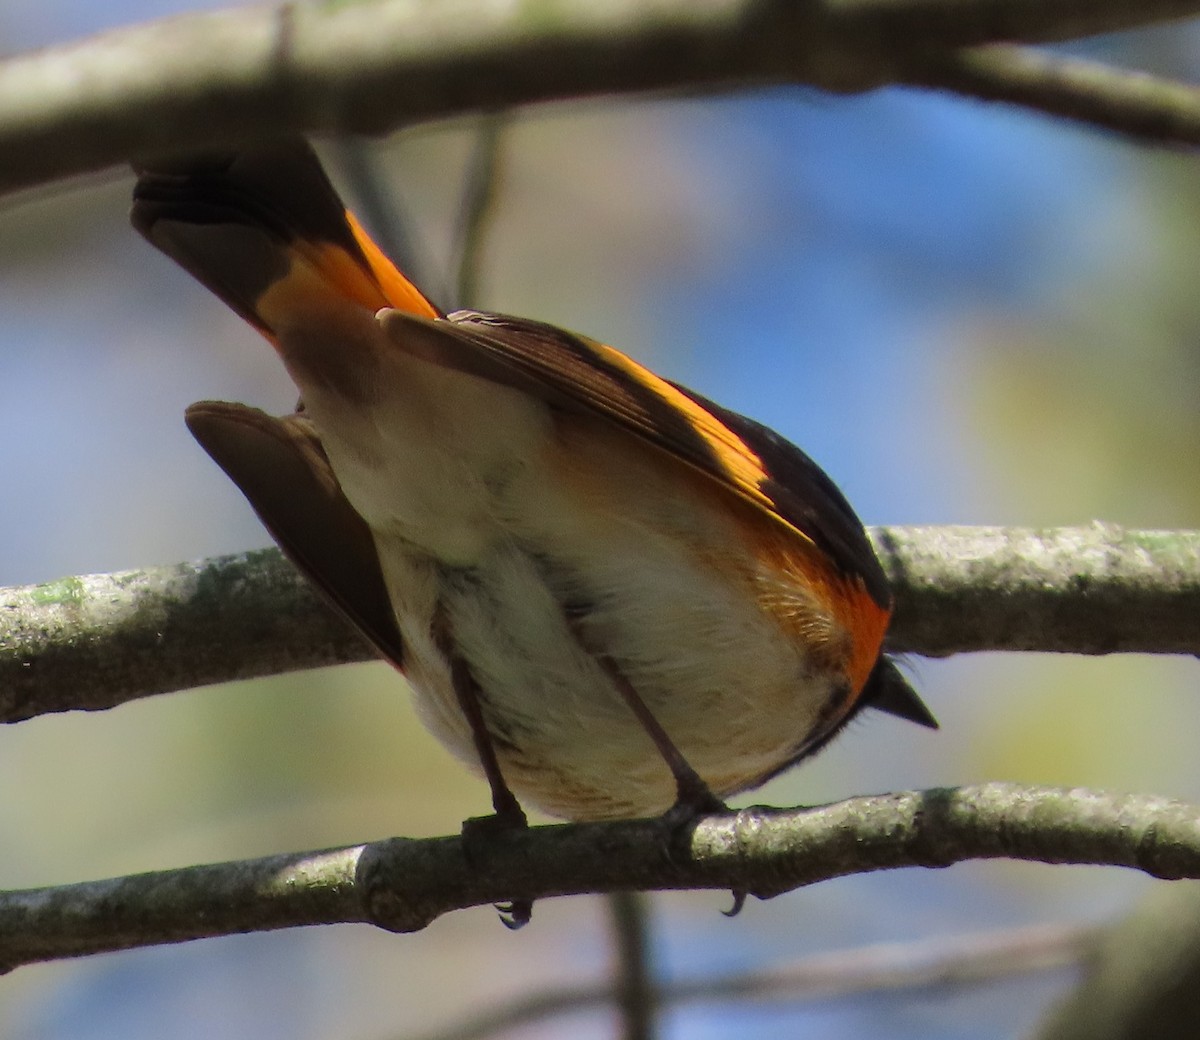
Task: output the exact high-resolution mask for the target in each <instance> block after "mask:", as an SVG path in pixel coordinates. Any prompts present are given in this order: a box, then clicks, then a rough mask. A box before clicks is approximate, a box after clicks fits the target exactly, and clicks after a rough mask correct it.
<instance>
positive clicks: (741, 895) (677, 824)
mask: <svg viewBox="0 0 1200 1040" xmlns="http://www.w3.org/2000/svg"><path fill="white" fill-rule="evenodd" d="M596 660H597V661H598V662H599V663H600V667H601V668H603V669H604V672H605V674H606V675H607V676H608V677H609V679H610V680H612V684H613V685H614V686H615V687H616V688H617V691H618V692H619V693H620V694H621V697H622V699H623V700H624V701H625V703H626V704H627V705H629V710H630V711H632V712H633V714H634V716H635V717H636V718H637V720H638V722H640V723H641V724H642V729H644V730H645V731H646V733H647V735H649V737H650V739H651V740H652V741H654V746H655V747H656V748H657V749H658V753H659V754H660V755H662V757H663V761H664V762H666V764H667V768H668V769H670V770H671V776H673V777H674V778H675V804H674V805H672V806H671V808H670V809H668V810H667V811H666V813H665V814H664V816H663V819H664V820H665V821H666V822H667V824H668V826H670V827H672V828H680V829H682V828H683V827H684V825H685V824H688V823H690V822H691V821H692V820H694V819H695V818H696V817H697V816H705V815H707V814H709V813H727V812H729V806H727V805H726V804H725V803H724V802H723V801H721V799H720V798H718V797H717V796H716V795H715V794H713V793H712V789H711V788H710V787H709V786H708V784H706V783H705V782H704V779H703V778H702V777H701V776H700V774H699V773H697V772H696V770H695V769H693V768H692V764H691V763H690V762H689V761H688V760H687V759H686V758H684V756H683V752H682V751H680V750H679V748H678V747H676V746H675V742H674V741H673V740H672V739H671V738H670V737H669V736H668V735H667V731H666V730H665V729H663V728H662V725H661V723H659V721H658V719H656V718H655V717H654V713H653V712H652V711H651V710H650V709H649V708H648V707H646V702H645V701H644V700H642V698H641V695H640V694H639V693H638V692H637V690H635V689H634V688H633V683H631V682H630V681H629V680H628V679H627V678H626V677H625V673H624V672H622V671H621V669H620V668H619V667H618V666H617V663H616V661H614V660H613V659H612V658H611V657H608V656H606V655H605V654H597V655H596ZM746 895H747V893H746V892H745V891H744V890H742V889H740V888H735V889H734V890H733V906H731V907H730V908H729V909H728V910H724V911H722V912H723V913H724V914H725V916H726V917H736V916H737V915H738V914H739V913H741V911H742V907H743V906H745V905H746Z"/></svg>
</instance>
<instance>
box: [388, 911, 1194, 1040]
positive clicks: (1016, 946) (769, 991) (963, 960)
mask: <svg viewBox="0 0 1200 1040" xmlns="http://www.w3.org/2000/svg"><path fill="white" fill-rule="evenodd" d="M1102 939H1103V930H1102V929H1101V928H1098V927H1095V926H1087V925H1063V924H1036V925H1024V926H1021V927H1016V928H1003V929H995V930H993V931H988V932H979V933H975V934H966V935H948V936H947V935H940V936H936V937H934V938H929V939H918V940H915V941H912V942H905V943H895V942H889V943H878V944H875V945H870V946H858V947H853V948H851V949H847V950H837V951H834V952H830V953H818V954H812V955H809V956H806V957H801V958H798V959H796V960H793V961H791V962H785V963H782V964H773V965H771V966H769V967H762V968H754V969H751V970H749V971H739V972H728V973H723V974H716V975H707V976H701V977H691V978H688V977H684V978H669V979H662V980H656V981H651V983H650V986H649V991H650V995H651V997H652V999H653V1001H654V1003H655V1005H656V1006H658V1007H660V1008H674V1007H679V1006H681V1005H685V1004H716V1003H735V1002H739V1001H741V1002H746V1003H750V1002H756V1003H763V1002H766V1001H770V1000H778V1001H786V1002H787V1003H788V1004H789V1005H791V1006H795V1005H796V1004H798V1003H802V1002H816V1001H821V1000H830V999H836V998H838V997H845V996H849V995H853V994H862V993H872V994H878V993H881V992H893V993H895V992H908V993H911V992H914V991H920V990H927V991H930V990H932V991H936V992H937V995H938V996H940V997H944V996H945V995H946V992H947V990H950V989H953V988H958V987H967V986H979V985H981V984H983V983H987V982H995V981H998V980H1000V979H1003V978H1012V977H1013V976H1017V975H1040V974H1044V973H1045V972H1048V971H1053V970H1055V969H1058V968H1067V967H1075V966H1077V965H1079V964H1080V963H1081V962H1084V961H1086V960H1087V959H1088V958H1090V957H1091V956H1092V955H1093V954H1094V952H1095V950H1096V949H1097V948H1098V947H1099V946H1100V944H1101V942H1102ZM619 992H620V991H619V988H618V987H616V986H614V985H613V984H612V983H607V984H606V983H577V984H575V985H570V986H554V987H547V988H546V989H543V990H540V991H535V992H532V993H527V994H524V995H522V996H518V997H514V998H512V999H510V1000H508V1001H506V1002H502V1003H497V1004H496V1005H494V1006H493V1007H489V1008H487V1009H486V1010H484V1011H482V1012H479V1013H477V1014H474V1015H470V1016H467V1017H464V1018H463V1019H462V1020H460V1021H458V1022H455V1023H453V1024H451V1025H449V1026H446V1027H444V1028H441V1029H437V1030H435V1031H432V1032H429V1033H424V1034H419V1036H418V1037H413V1036H409V1037H408V1040H488V1038H490V1037H496V1036H500V1035H502V1034H504V1033H508V1032H510V1031H512V1030H515V1029H519V1028H521V1027H522V1026H529V1025H530V1024H532V1023H538V1024H542V1025H544V1024H545V1023H547V1022H548V1021H550V1020H551V1019H554V1018H558V1017H560V1016H567V1015H576V1014H578V1013H579V1012H581V1011H589V1010H593V1009H599V1008H605V1007H612V1006H613V1004H614V1003H616V1001H617V999H618V997H619ZM1045 1040H1050V1038H1049V1037H1047V1038H1045ZM1054 1040H1059V1038H1057V1037H1056V1038H1054ZM1063 1040H1065V1038H1063ZM1071 1040H1076V1038H1074V1037H1072V1038H1071ZM1096 1040H1098V1038H1096ZM1105 1040H1109V1038H1105ZM1112 1040H1115V1038H1112ZM1156 1040H1164V1038H1162V1037H1159V1036H1156ZM1171 1040H1174V1038H1171ZM1189 1040H1190V1035H1189Z"/></svg>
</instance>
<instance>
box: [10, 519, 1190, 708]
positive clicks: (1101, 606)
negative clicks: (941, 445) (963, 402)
mask: <svg viewBox="0 0 1200 1040" xmlns="http://www.w3.org/2000/svg"><path fill="white" fill-rule="evenodd" d="M873 538H874V540H875V545H876V547H877V549H878V551H879V553H880V556H881V558H882V559H883V560H884V564H885V567H886V569H887V570H888V572H889V575H890V577H891V579H892V582H893V584H894V587H895V589H896V602H897V609H896V618H895V621H894V623H893V626H892V630H891V633H890V644H891V646H892V647H893V648H894V649H896V650H900V651H906V652H910V653H916V654H925V655H929V656H944V655H947V654H953V653H960V652H963V651H970V650H1042V651H1057V652H1064V653H1078V654H1107V653H1116V652H1135V651H1136V652H1142V653H1160V654H1166V653H1180V654H1196V653H1200V532H1196V531H1123V530H1122V529H1121V528H1119V527H1116V526H1114V525H1111V524H1094V525H1092V526H1090V527H1078V528H1075V527H1067V528H1057V529H1051V530H1046V531H1035V530H1031V529H1028V528H1001V527H880V528H875V529H874V531H873ZM373 657H374V652H373V651H372V650H371V649H370V647H368V646H367V644H366V643H365V642H363V641H362V640H361V639H359V637H358V636H357V635H356V634H355V633H354V632H352V631H351V630H350V629H349V628H348V627H347V626H346V624H345V622H344V621H342V620H341V618H339V617H337V616H336V615H335V614H334V613H333V612H332V611H330V610H328V609H327V608H326V607H325V606H324V604H323V603H321V602H320V601H319V600H318V599H317V598H316V595H315V593H314V592H313V591H312V590H311V588H310V587H309V585H308V584H307V582H305V581H304V579H303V578H301V577H300V575H299V574H298V573H297V572H296V571H295V570H294V568H292V566H291V565H290V564H288V563H287V562H286V561H285V560H284V559H283V558H282V557H281V556H280V555H279V553H278V552H277V551H275V550H273V549H264V550H261V551H258V552H252V553H246V554H244V555H241V556H225V557H219V558H217V559H213V560H204V561H201V562H200V563H195V564H179V565H177V566H174V567H153V568H147V569H145V570H140V571H125V572H122V573H118V574H110V575H93V576H88V577H81V578H65V579H63V580H61V581H54V582H49V583H48V584H45V585H32V586H24V587H18V588H9V589H0V721H3V722H18V721H21V720H22V719H27V718H31V717H33V716H35V715H43V714H46V713H48V712H55V711H69V710H72V709H85V710H94V709H100V708H111V707H113V706H115V705H117V704H123V703H124V702H125V701H128V700H133V699H136V698H138V697H147V696H151V695H153V694H158V693H167V692H169V691H172V690H180V689H187V688H190V687H194V686H207V685H210V684H213V683H220V682H229V681H231V680H234V679H247V678H253V677H255V676H261V675H275V674H279V673H282V672H288V671H297V670H300V669H305V668H318V667H321V666H324V665H331V664H343V663H346V662H349V661H367V660H372V659H373Z"/></svg>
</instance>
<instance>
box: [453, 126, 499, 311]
mask: <svg viewBox="0 0 1200 1040" xmlns="http://www.w3.org/2000/svg"><path fill="white" fill-rule="evenodd" d="M507 124H508V116H507V114H506V113H504V112H492V113H488V114H487V115H485V116H484V117H483V118H482V119H481V120H480V123H479V130H478V131H477V133H476V135H475V144H474V146H473V147H472V149H471V156H470V158H469V159H468V160H467V170H466V177H465V180H464V182H463V192H462V202H461V203H460V204H459V210H458V222H457V225H456V227H455V229H454V248H453V250H452V251H451V256H452V257H453V260H452V262H451V266H450V270H452V271H454V272H455V273H456V286H457V292H456V294H455V299H454V306H455V307H467V308H471V307H478V306H479V278H480V272H481V270H482V268H483V240H484V237H485V235H486V234H487V226H488V221H489V218H490V217H491V216H492V214H493V213H494V211H495V204H496V199H497V198H498V196H499V193H500V187H499V180H500V168H501V152H500V143H501V138H502V135H503V133H504V129H505V127H506V126H507Z"/></svg>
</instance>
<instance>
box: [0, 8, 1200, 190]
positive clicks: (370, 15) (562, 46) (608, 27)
mask: <svg viewBox="0 0 1200 1040" xmlns="http://www.w3.org/2000/svg"><path fill="white" fill-rule="evenodd" d="M1198 11H1200V0H1141V2H1132V0H1090V2H1088V3H1081V2H1080V0H605V2H603V3H597V2H596V0H543V2H541V3H538V4H536V5H532V6H531V5H528V4H520V3H515V2H509V3H496V2H491V0H358V2H356V3H353V4H332V3H330V4H316V3H290V4H284V5H282V6H280V7H278V8H275V9H268V8H257V7H251V8H244V9H239V10H234V11H219V12H211V13H204V14H193V15H186V16H182V17H177V18H172V19H168V20H165V21H161V22H155V23H150V24H147V25H142V26H135V27H132V28H127V29H121V30H116V31H113V32H109V33H105V34H102V35H100V36H96V37H93V38H91V39H88V40H83V41H81V42H79V43H76V44H73V45H69V46H63V47H57V48H51V49H47V50H43V51H39V52H36V53H32V54H27V55H23V56H19V57H16V58H12V59H9V60H8V61H6V62H4V63H2V64H0V154H3V155H4V156H5V161H4V164H3V168H2V170H0V192H4V191H12V190H15V189H18V188H22V187H28V186H30V185H33V184H37V183H40V182H44V181H49V180H52V179H54V178H58V177H64V176H68V175H71V174H78V173H84V172H88V171H92V170H97V169H101V168H104V167H108V166H113V165H116V164H118V163H121V162H125V161H128V160H130V159H135V158H139V157H143V158H144V157H148V156H153V155H156V154H159V153H166V152H177V151H182V150H185V149H189V148H195V147H197V146H198V145H201V144H207V145H213V144H217V143H232V142H237V141H240V140H244V139H247V138H252V137H261V135H262V134H263V133H264V132H270V133H289V132H290V133H300V132H303V133H313V132H318V133H319V132H333V131H336V132H343V133H344V132H356V133H381V132H384V131H387V130H391V129H394V128H396V127H399V126H402V125H405V124H409V123H412V122H415V121H418V120H423V119H430V118H436V117H444V116H450V115H459V114H463V113H466V112H472V111H482V110H495V109H496V108H502V107H511V106H516V105H522V104H529V103H532V102H539V101H551V100H558V99H563V98H580V97H594V96H598V95H610V94H620V93H640V92H645V91H663V90H671V91H683V90H688V91H696V90H713V89H727V88H729V87H731V86H752V85H761V84H780V83H805V84H811V85H815V86H818V87H823V88H826V89H830V90H839V91H848V90H867V89H870V88H872V87H876V86H879V85H881V84H884V83H887V82H891V81H894V80H898V79H900V80H903V79H911V78H913V77H914V76H915V71H914V68H913V61H914V55H937V54H938V53H939V52H946V51H948V50H951V49H954V48H958V47H964V46H971V45H977V44H986V43H995V42H1005V41H1023V42H1043V41H1047V40H1060V39H1065V38H1074V37H1077V36H1080V35H1088V34H1093V33H1100V32H1110V31H1113V30H1115V29H1122V28H1128V27H1132V26H1137V25H1145V24H1149V23H1151V22H1155V21H1159V20H1163V19H1167V18H1177V17H1184V16H1187V15H1191V14H1195V13H1197V12H1198ZM959 78H960V79H963V80H964V82H963V83H962V84H960V85H959V86H958V89H964V90H970V89H972V88H971V87H970V86H969V85H968V84H967V83H966V82H965V77H962V76H960V77H959ZM1021 101H1022V102H1023V103H1025V104H1035V105H1036V104H1037V102H1036V99H1033V98H1029V97H1023V98H1021Z"/></svg>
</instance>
